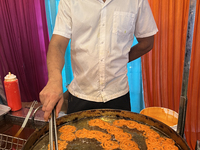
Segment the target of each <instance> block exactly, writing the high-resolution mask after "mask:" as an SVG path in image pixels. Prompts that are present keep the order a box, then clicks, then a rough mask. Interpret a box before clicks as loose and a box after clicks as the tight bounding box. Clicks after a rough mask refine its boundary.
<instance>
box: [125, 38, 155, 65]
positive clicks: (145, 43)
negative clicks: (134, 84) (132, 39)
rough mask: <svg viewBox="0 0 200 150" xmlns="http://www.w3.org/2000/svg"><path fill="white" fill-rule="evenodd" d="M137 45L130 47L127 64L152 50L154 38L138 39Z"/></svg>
mask: <svg viewBox="0 0 200 150" xmlns="http://www.w3.org/2000/svg"><path fill="white" fill-rule="evenodd" d="M137 40H138V44H136V45H135V46H133V47H131V50H130V52H129V62H131V61H133V60H135V59H137V58H139V57H141V56H142V55H144V54H146V53H147V52H149V51H150V50H151V49H152V48H153V42H154V37H153V36H151V37H147V38H138V39H137Z"/></svg>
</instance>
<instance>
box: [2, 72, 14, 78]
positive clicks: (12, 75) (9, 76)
mask: <svg viewBox="0 0 200 150" xmlns="http://www.w3.org/2000/svg"><path fill="white" fill-rule="evenodd" d="M4 79H5V80H14V79H16V75H14V74H11V73H10V72H9V73H8V74H7V75H6V76H5V77H4Z"/></svg>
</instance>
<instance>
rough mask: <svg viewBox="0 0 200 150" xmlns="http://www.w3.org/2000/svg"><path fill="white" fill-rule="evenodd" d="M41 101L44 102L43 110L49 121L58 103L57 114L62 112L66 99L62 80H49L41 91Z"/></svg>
mask: <svg viewBox="0 0 200 150" xmlns="http://www.w3.org/2000/svg"><path fill="white" fill-rule="evenodd" d="M40 101H41V103H42V104H43V106H42V110H43V111H44V120H45V121H48V119H49V117H50V115H51V112H52V110H53V108H54V107H55V105H56V104H57V106H56V116H57V117H58V113H59V112H60V110H61V107H62V104H63V101H64V99H63V89H62V82H60V81H48V83H47V85H46V86H45V87H44V89H43V90H42V91H41V92H40Z"/></svg>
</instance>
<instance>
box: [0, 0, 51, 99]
mask: <svg viewBox="0 0 200 150" xmlns="http://www.w3.org/2000/svg"><path fill="white" fill-rule="evenodd" d="M48 44H49V35H48V28H47V21H46V13H45V3H44V0H0V76H1V80H2V82H3V79H4V76H5V75H6V74H8V72H11V73H13V74H15V75H16V76H17V78H18V80H19V86H20V91H21V98H22V102H29V101H33V100H38V101H39V92H40V91H41V90H42V88H43V87H44V86H45V85H46V83H47V78H48V77H47V67H46V66H47V65H46V53H47V49H48Z"/></svg>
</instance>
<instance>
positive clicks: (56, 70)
mask: <svg viewBox="0 0 200 150" xmlns="http://www.w3.org/2000/svg"><path fill="white" fill-rule="evenodd" d="M68 42H69V39H66V38H64V37H62V36H59V35H53V36H52V39H51V41H50V44H49V49H48V53H47V69H48V77H49V80H54V81H56V80H58V79H61V76H62V75H61V72H62V68H63V66H64V62H65V59H64V56H65V50H66V48H67V45H68Z"/></svg>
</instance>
